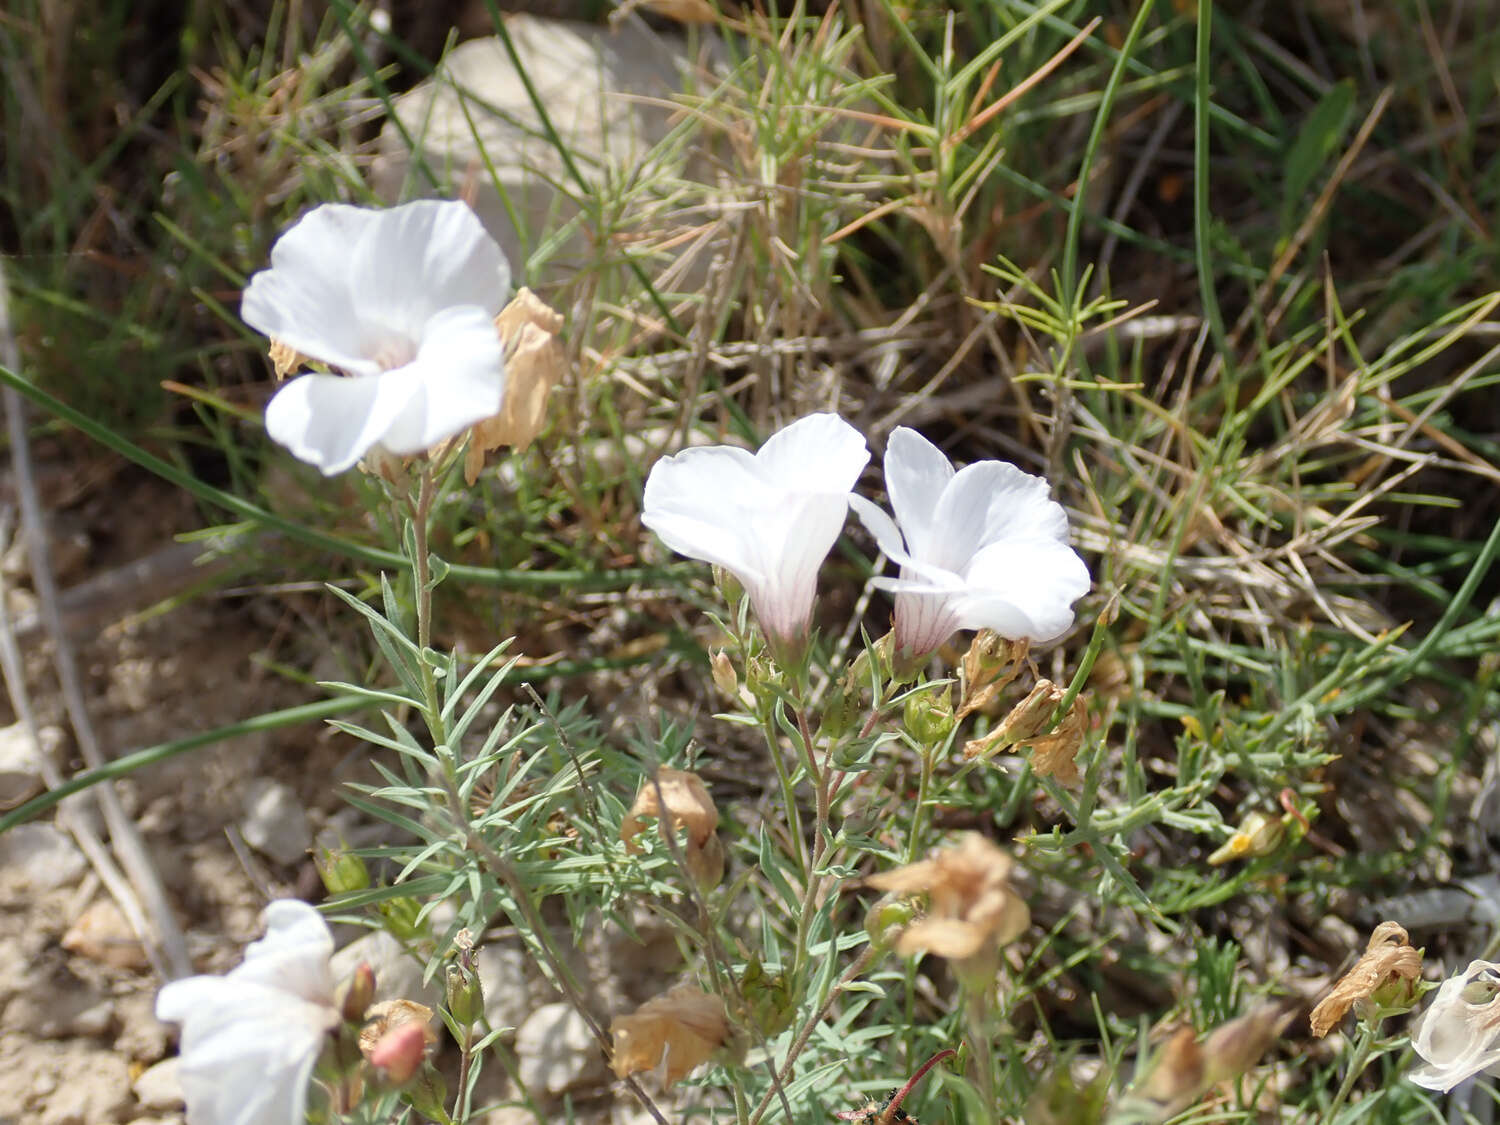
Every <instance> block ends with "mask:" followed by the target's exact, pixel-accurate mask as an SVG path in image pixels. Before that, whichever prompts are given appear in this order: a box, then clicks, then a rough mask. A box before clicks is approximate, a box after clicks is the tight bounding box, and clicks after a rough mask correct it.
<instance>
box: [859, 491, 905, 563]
mask: <svg viewBox="0 0 1500 1125" xmlns="http://www.w3.org/2000/svg"><path fill="white" fill-rule="evenodd" d="M849 506H850V507H851V508H853V509H854V514H855V515H856V516H858V517H859V522H860V523H862V524H864V525H865V530H866V531H868V532H869V533H870V534H871V535H873V536H874V537H875V544H876V546H878V547H879V548H880V549H881V550H882V551H883V552H885V556H886V558H888V559H894V560H895V561H896V562H898V563H900V564H902V565H905V564H906V563H909V562H910V561H911V556H910V555H908V554H907V553H906V543H905V541H904V540H903V539H902V538H901V529H900V528H898V527H897V526H896V521H895V520H893V519H891V517H890V516H888V515H886V513H885V510H884V509H883V508H881V507H880V506H879V505H878V504H875V503H873V502H871V501H869V500H866V499H865V498H864V497H863V496H861V495H859V493H857V492H852V493H850V494H849Z"/></svg>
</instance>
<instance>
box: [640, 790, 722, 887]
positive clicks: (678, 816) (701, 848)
mask: <svg viewBox="0 0 1500 1125" xmlns="http://www.w3.org/2000/svg"><path fill="white" fill-rule="evenodd" d="M658 790H659V792H660V799H659V800H658ZM663 804H664V805H666V815H662V808H661V806H662V805H663ZM646 817H655V818H656V819H657V821H658V823H659V824H660V825H661V827H662V828H663V829H664V830H665V831H669V832H672V833H673V834H674V835H675V833H676V831H677V828H678V827H679V826H680V827H683V828H686V829H687V843H686V846H685V847H684V849H683V862H684V864H685V865H686V866H687V869H688V874H689V875H691V876H692V877H693V881H694V882H696V883H697V884H698V885H699V886H700V887H705V888H707V887H712V886H715V885H717V883H718V882H719V880H720V879H722V878H723V877H724V848H723V845H722V844H721V843H720V842H719V837H718V836H717V835H716V830H717V829H718V827H719V810H718V809H717V808H716V807H715V806H714V802H713V798H712V797H710V796H709V795H708V786H706V785H704V784H703V779H702V778H701V777H699V776H698V775H697V774H695V773H692V772H690V771H688V770H674V769H667V768H666V767H663V768H661V769H659V770H657V771H656V777H655V778H654V779H653V778H647V779H646V780H645V782H644V783H643V784H642V785H641V789H640V792H639V793H637V794H636V795H635V803H634V804H633V805H631V806H630V811H629V812H628V813H626V814H625V819H624V820H622V821H621V822H620V839H621V841H623V842H624V844H625V849H626V850H627V851H629V852H638V851H640V850H641V848H640V845H639V844H637V843H636V842H635V838H636V837H637V836H639V835H640V834H641V832H642V831H644V830H645V823H644V818H646Z"/></svg>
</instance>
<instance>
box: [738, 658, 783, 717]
mask: <svg viewBox="0 0 1500 1125" xmlns="http://www.w3.org/2000/svg"><path fill="white" fill-rule="evenodd" d="M779 680H780V676H779V675H778V674H777V672H776V666H775V665H774V664H772V663H771V661H770V660H768V659H767V658H766V657H764V656H752V657H751V658H750V659H749V660H747V661H746V662H745V686H746V687H747V688H749V689H750V694H751V695H752V696H754V697H755V702H756V703H757V704H759V705H760V706H761V707H771V706H773V705H774V704H775V702H776V686H777V683H778V682H779Z"/></svg>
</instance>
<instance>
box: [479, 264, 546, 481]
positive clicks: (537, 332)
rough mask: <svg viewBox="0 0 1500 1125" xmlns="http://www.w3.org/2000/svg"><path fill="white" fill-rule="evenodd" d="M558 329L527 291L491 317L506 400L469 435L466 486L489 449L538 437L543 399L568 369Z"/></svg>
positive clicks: (524, 444)
mask: <svg viewBox="0 0 1500 1125" xmlns="http://www.w3.org/2000/svg"><path fill="white" fill-rule="evenodd" d="M562 326H563V318H562V314H561V313H559V312H557V311H556V310H555V309H553V308H550V307H549V306H548V305H546V304H545V303H544V302H543V301H542V300H541V299H540V298H538V297H537V295H536V294H535V293H533V292H532V291H531V290H530V289H526V288H522V289H520V290H518V291H517V293H516V295H515V297H513V298H512V299H511V302H510V304H508V305H506V306H505V308H503V309H501V310H500V315H499V316H498V317H496V318H495V328H496V329H497V330H498V331H499V333H500V336H501V339H503V340H504V341H505V398H504V401H503V403H502V405H501V407H500V413H498V414H496V415H494V416H493V417H491V418H486V419H485V420H484V421H483V422H478V423H476V424H475V425H474V426H473V427H472V428H471V429H470V431H469V449H468V452H467V453H466V454H465V455H464V479H465V480H466V481H468V482H469V483H470V484H473V483H474V482H475V481H476V480H477V479H478V478H479V472H480V470H481V469H483V468H484V458H485V455H486V454H487V453H489V452H490V450H492V449H498V448H500V447H501V446H502V445H508V446H510V447H512V448H513V449H516V450H518V451H519V450H523V449H525V448H526V447H527V446H528V445H530V444H531V442H532V440H533V439H534V438H535V437H536V435H537V434H539V433H541V431H542V426H543V425H544V424H545V423H546V421H547V396H548V395H549V394H551V392H552V388H553V387H555V386H556V385H557V381H558V380H559V379H561V378H562V373H563V369H564V368H565V367H566V366H567V352H566V351H565V350H564V348H563V346H562V341H561V340H559V339H558V338H557V334H558V332H560V331H561V330H562Z"/></svg>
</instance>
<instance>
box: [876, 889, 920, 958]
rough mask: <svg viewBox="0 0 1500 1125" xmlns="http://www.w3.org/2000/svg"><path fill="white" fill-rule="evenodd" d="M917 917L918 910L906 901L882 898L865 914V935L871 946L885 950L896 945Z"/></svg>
mask: <svg viewBox="0 0 1500 1125" xmlns="http://www.w3.org/2000/svg"><path fill="white" fill-rule="evenodd" d="M916 916H917V911H916V908H915V907H913V906H912V904H911V903H910V902H908V901H906V900H905V899H898V898H882V899H879V900H877V901H876V903H875V905H874V906H872V907H870V909H869V910H867V911H866V912H865V933H867V934H869V935H870V944H871V945H873V946H876V947H877V948H881V949H885V948H889V947H890V946H891V945H894V944H895V942H896V939H897V938H899V937H900V936H901V933H902V931H903V930H905V929H906V927H907V925H908V924H909V923H910V922H911V920H912V919H913V918H915V917H916Z"/></svg>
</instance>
